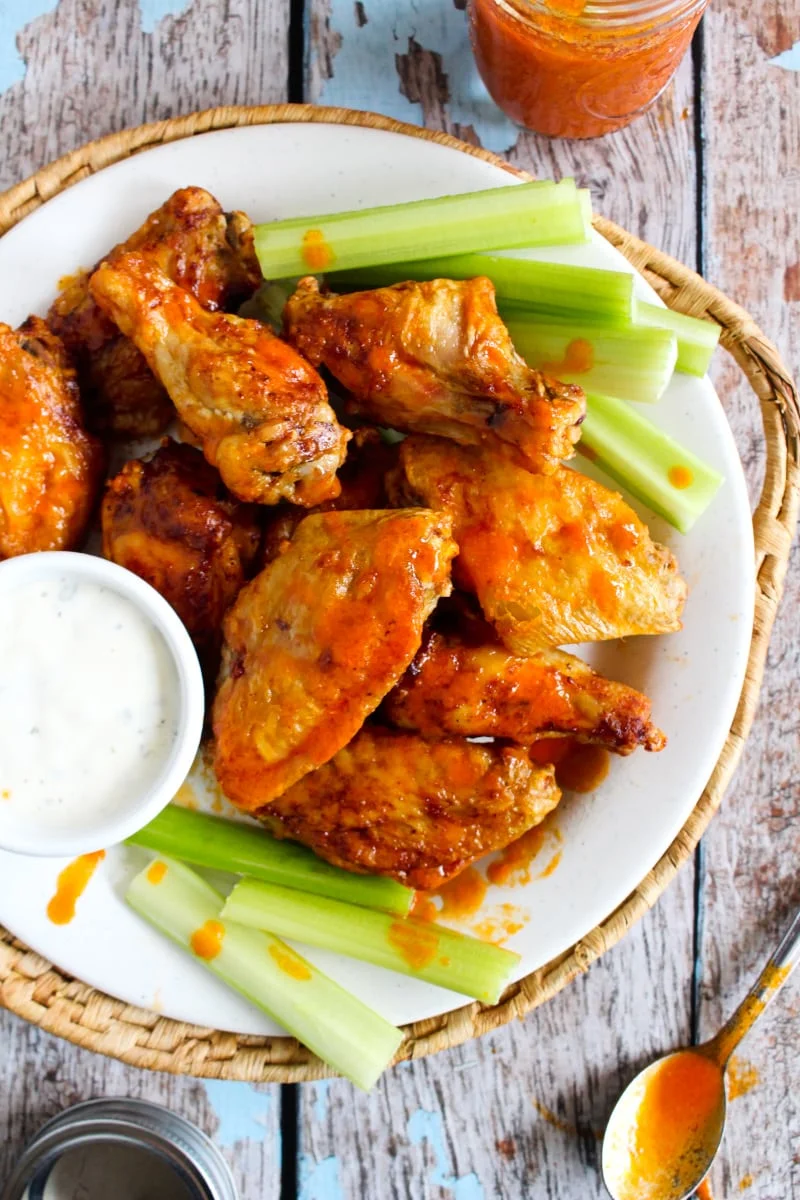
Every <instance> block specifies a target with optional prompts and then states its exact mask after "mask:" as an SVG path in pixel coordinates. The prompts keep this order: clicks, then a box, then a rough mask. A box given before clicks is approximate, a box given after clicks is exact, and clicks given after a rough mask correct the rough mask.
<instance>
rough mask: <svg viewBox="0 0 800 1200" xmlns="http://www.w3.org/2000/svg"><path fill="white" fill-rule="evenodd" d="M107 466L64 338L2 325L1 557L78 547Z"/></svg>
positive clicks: (40, 326)
mask: <svg viewBox="0 0 800 1200" xmlns="http://www.w3.org/2000/svg"><path fill="white" fill-rule="evenodd" d="M103 464H104V455H103V450H102V447H101V445H100V443H99V442H98V441H97V439H96V438H94V437H92V436H91V434H89V433H87V432H86V430H85V429H84V425H83V412H82V409H81V400H80V395H79V393H78V385H77V381H76V377H75V371H74V370H73V368H72V366H71V365H70V362H69V359H68V357H67V353H66V351H65V349H64V346H63V344H62V343H61V341H60V340H59V338H57V337H56V336H55V334H53V333H52V332H51V330H50V329H49V328H48V327H47V325H46V324H45V323H44V321H42V320H41V318H40V317H28V319H27V321H25V322H24V324H22V325H20V327H19V329H17V330H16V331H14V330H13V329H11V328H10V327H9V326H8V325H3V324H2V323H0V559H3V558H11V557H13V556H15V555H18V554H31V553H32V552H33V551H35V550H70V549H72V548H73V547H75V546H77V545H78V543H79V542H80V540H81V538H82V536H83V534H84V533H85V531H86V526H87V524H88V521H89V517H90V515H91V512H92V508H93V506H94V502H95V499H96V497H97V491H98V488H99V486H100V482H101V479H102V473H103Z"/></svg>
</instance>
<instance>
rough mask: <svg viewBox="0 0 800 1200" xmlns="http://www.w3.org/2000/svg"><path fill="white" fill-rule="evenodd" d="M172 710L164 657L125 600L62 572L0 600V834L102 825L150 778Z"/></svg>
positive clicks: (146, 623) (145, 622)
mask: <svg viewBox="0 0 800 1200" xmlns="http://www.w3.org/2000/svg"><path fill="white" fill-rule="evenodd" d="M178 711H179V684H178V678H177V672H176V668H175V665H174V662H173V659H172V658H171V655H170V652H169V650H168V648H167V646H166V644H165V642H164V639H163V637H162V635H161V633H160V632H159V631H158V630H157V629H156V627H155V626H154V625H153V624H152V623H151V621H150V620H149V618H148V617H147V616H146V615H145V614H144V613H142V612H140V611H139V609H138V608H137V607H136V606H135V605H134V604H133V603H132V602H131V601H129V600H128V599H126V597H124V596H122V595H120V594H119V593H118V592H116V591H114V590H113V589H112V588H110V587H106V586H103V585H102V584H101V583H98V582H95V581H93V580H91V579H83V578H72V577H70V576H68V575H66V574H65V575H63V576H60V575H53V576H50V577H49V578H45V579H42V580H40V581H33V582H23V583H21V584H20V585H19V586H18V587H16V588H11V589H9V590H8V591H7V592H3V593H2V594H0V828H5V829H6V830H7V831H10V830H11V829H13V828H14V827H17V828H20V829H23V828H24V829H30V828H31V826H35V827H39V826H41V827H42V828H43V829H46V830H48V831H51V832H52V833H53V834H66V833H72V832H75V833H77V832H79V831H80V830H81V829H82V828H83V827H86V828H89V827H91V826H92V825H97V824H98V822H102V821H104V820H107V819H108V818H109V817H112V816H113V815H114V813H115V812H116V811H118V810H119V809H120V808H124V807H125V806H126V805H129V804H130V803H131V802H132V801H136V800H137V798H140V797H141V796H142V795H144V794H146V793H147V792H148V790H149V789H150V788H151V787H152V786H153V784H154V783H155V782H156V780H157V779H158V776H159V774H160V773H161V771H162V770H163V768H164V766H165V764H166V762H167V760H168V758H169V756H170V753H171V750H172V747H173V744H174V742H175V739H176V736H177V732H178V729H177V714H178Z"/></svg>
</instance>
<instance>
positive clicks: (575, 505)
mask: <svg viewBox="0 0 800 1200" xmlns="http://www.w3.org/2000/svg"><path fill="white" fill-rule="evenodd" d="M389 488H390V495H391V496H392V498H393V499H394V500H395V502H397V503H406V504H414V505H418V504H427V505H429V506H430V507H431V508H435V509H437V510H440V511H443V512H446V513H448V514H449V515H450V516H451V517H452V520H453V536H454V538H455V539H456V542H457V543H458V547H459V554H458V558H457V559H456V562H455V563H454V566H453V578H454V581H455V582H456V584H457V585H458V586H459V587H463V588H464V589H465V590H466V591H469V592H474V594H475V595H476V596H477V597H478V600H479V602H480V605H481V608H482V609H483V612H484V614H485V615H486V616H487V617H488V618H489V620H490V621H491V622H492V624H493V625H494V627H495V629H496V630H497V632H498V633H499V635H500V637H501V638H502V640H503V642H504V643H505V645H506V646H507V647H508V648H509V650H511V651H513V652H514V653H515V654H521V655H528V654H532V653H534V652H535V651H537V650H541V649H544V648H546V647H548V646H558V645H561V644H562V643H566V644H569V643H575V642H594V641H604V640H606V639H608V638H616V637H627V636H629V635H631V634H639V633H669V632H672V631H673V630H676V629H680V616H681V612H682V610H683V605H684V602H685V599H686V584H685V583H684V581H683V579H681V577H680V575H679V574H678V565H677V562H676V561H675V558H674V556H673V555H672V554H671V553H670V551H669V550H667V549H666V547H664V546H660V545H658V544H657V543H656V542H653V540H652V539H651V537H650V532H649V530H648V528H647V526H646V525H645V524H644V522H643V521H641V520H640V519H639V517H638V516H637V515H636V513H635V512H634V511H633V509H632V508H630V506H629V505H627V504H626V503H625V501H624V500H623V499H622V497H621V496H620V495H618V493H616V492H612V491H609V489H608V488H605V487H603V486H602V484H599V483H596V482H595V481H594V480H593V479H589V478H587V476H585V475H579V474H578V472H577V471H571V470H569V469H568V468H566V467H561V468H559V470H558V471H557V472H556V473H555V474H553V475H533V474H531V473H530V472H529V471H526V470H523V469H521V468H519V467H516V466H514V465H513V464H511V463H509V462H508V461H507V459H506V458H504V457H501V456H500V455H497V454H494V453H493V452H492V451H491V450H488V449H479V448H475V447H465V446H457V445H455V444H454V443H453V442H449V441H444V440H443V439H441V438H430V437H411V438H407V439H406V440H405V441H404V442H403V443H402V444H401V446H400V463H399V465H398V468H397V470H396V472H393V474H392V476H391V477H390V483H389Z"/></svg>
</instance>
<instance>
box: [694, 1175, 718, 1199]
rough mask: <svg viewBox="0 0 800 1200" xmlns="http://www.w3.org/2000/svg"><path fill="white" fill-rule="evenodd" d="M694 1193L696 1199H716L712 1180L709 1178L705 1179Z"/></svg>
mask: <svg viewBox="0 0 800 1200" xmlns="http://www.w3.org/2000/svg"><path fill="white" fill-rule="evenodd" d="M694 1195H695V1200H714V1197H713V1196H712V1195H711V1182H710V1181H709V1180H708V1179H704V1180H703V1182H702V1183H701V1184H700V1186H699V1188H698V1189H697V1191H696V1192H695V1194H694Z"/></svg>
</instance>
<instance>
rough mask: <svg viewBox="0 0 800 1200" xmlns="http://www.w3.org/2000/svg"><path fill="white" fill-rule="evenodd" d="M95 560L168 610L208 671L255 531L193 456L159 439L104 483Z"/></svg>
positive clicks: (245, 510) (246, 511) (251, 515)
mask: <svg viewBox="0 0 800 1200" xmlns="http://www.w3.org/2000/svg"><path fill="white" fill-rule="evenodd" d="M102 519H103V553H104V555H105V556H106V558H110V559H112V560H113V561H114V562H116V563H119V564H120V566H123V567H127V568H128V570H129V571H133V572H134V574H136V575H139V576H140V577H141V578H142V579H146V580H147V582H148V583H149V584H151V585H152V586H153V587H154V588H155V589H156V591H158V592H160V593H161V595H162V596H164V598H165V599H166V600H168V601H169V602H170V604H171V605H172V607H173V608H174V609H175V611H176V612H177V614H178V616H179V617H180V618H181V620H182V621H183V623H184V625H185V626H186V628H187V629H188V630H189V633H190V634H191V637H192V640H193V641H194V643H195V645H196V647H197V649H198V652H199V654H200V657H201V660H202V661H203V662H204V664H205V665H206V666H207V668H208V669H209V670H210V669H211V668H212V666H213V665H214V659H215V657H216V651H218V649H219V644H220V642H221V640H222V618H223V617H224V615H225V612H226V610H227V609H228V608H229V607H230V605H231V604H232V603H233V601H234V600H235V599H236V597H237V595H238V594H239V591H240V590H241V588H242V586H243V585H244V582H245V579H246V578H247V576H248V574H249V573H250V567H251V565H252V563H253V562H254V560H255V556H256V552H257V550H258V546H259V540H260V535H261V531H260V528H259V525H258V522H257V520H256V510H255V509H254V508H253V507H251V506H250V505H246V504H241V503H240V502H239V501H237V500H234V499H233V498H232V497H231V496H230V495H229V493H228V492H227V491H226V489H225V488H224V486H223V484H222V481H221V479H220V477H219V475H218V474H217V472H216V471H215V470H214V468H213V467H211V466H209V464H208V463H207V462H206V460H205V459H204V458H203V456H202V454H201V453H200V451H199V450H195V449H193V447H191V446H183V445H179V444H178V443H177V442H172V441H170V440H169V439H165V441H164V443H163V444H162V446H161V448H160V449H159V450H156V452H155V453H154V454H152V455H150V456H149V457H148V458H144V459H133V460H132V461H131V462H127V463H126V464H125V466H124V467H123V468H122V470H121V471H120V472H119V474H118V475H116V476H115V477H114V478H113V479H111V480H109V483H108V485H107V487H106V494H105V498H104V500H103V508H102Z"/></svg>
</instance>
